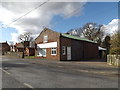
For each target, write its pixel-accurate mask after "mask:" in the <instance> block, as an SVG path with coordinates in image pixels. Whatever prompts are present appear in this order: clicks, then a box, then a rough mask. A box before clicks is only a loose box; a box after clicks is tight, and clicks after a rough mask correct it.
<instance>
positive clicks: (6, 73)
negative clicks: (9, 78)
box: [0, 68, 10, 75]
mask: <svg viewBox="0 0 120 90" xmlns="http://www.w3.org/2000/svg"><path fill="white" fill-rule="evenodd" d="M0 70H2V71H3V72H5V73H6V74H8V75H10V73H9V72H7V71H6V70H3V69H2V68H0Z"/></svg>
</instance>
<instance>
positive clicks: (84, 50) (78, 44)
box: [60, 37, 99, 60]
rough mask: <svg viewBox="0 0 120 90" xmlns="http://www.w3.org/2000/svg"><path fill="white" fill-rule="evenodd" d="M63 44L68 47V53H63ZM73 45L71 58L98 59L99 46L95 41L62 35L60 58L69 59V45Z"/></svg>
mask: <svg viewBox="0 0 120 90" xmlns="http://www.w3.org/2000/svg"><path fill="white" fill-rule="evenodd" d="M62 46H65V47H66V54H65V55H63V54H62ZM68 46H70V47H71V60H84V59H98V57H99V56H98V55H99V54H98V46H97V44H94V43H89V42H85V41H80V40H75V39H69V38H66V37H61V39H60V48H61V49H60V53H61V55H60V58H61V60H67V47H68Z"/></svg>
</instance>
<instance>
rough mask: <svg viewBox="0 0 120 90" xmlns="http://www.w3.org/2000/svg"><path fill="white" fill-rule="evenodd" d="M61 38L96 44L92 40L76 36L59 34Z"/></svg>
mask: <svg viewBox="0 0 120 90" xmlns="http://www.w3.org/2000/svg"><path fill="white" fill-rule="evenodd" d="M61 35H62V36H64V37H67V38H71V39H76V40H82V41H87V42H91V43H96V42H94V41H92V40H89V39H87V38H80V37H77V36H73V35H69V34H65V33H61Z"/></svg>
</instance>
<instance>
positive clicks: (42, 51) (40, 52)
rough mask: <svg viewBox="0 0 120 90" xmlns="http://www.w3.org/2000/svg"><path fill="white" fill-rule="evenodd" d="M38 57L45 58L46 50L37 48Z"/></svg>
mask: <svg viewBox="0 0 120 90" xmlns="http://www.w3.org/2000/svg"><path fill="white" fill-rule="evenodd" d="M38 56H43V57H46V49H45V48H38Z"/></svg>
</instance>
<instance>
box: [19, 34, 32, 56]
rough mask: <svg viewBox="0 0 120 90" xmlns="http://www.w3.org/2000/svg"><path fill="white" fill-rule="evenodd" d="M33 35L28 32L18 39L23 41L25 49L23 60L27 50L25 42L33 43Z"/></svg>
mask: <svg viewBox="0 0 120 90" xmlns="http://www.w3.org/2000/svg"><path fill="white" fill-rule="evenodd" d="M31 35H32V33H30V32H27V33H23V34H20V35H19V37H18V39H19V40H20V41H21V43H22V44H23V46H24V48H23V55H22V58H24V56H25V55H24V54H25V53H24V50H25V48H26V46H25V41H32V40H33V37H32V36H31Z"/></svg>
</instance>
